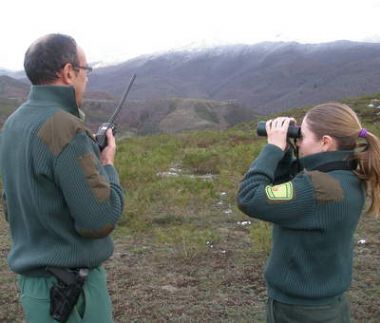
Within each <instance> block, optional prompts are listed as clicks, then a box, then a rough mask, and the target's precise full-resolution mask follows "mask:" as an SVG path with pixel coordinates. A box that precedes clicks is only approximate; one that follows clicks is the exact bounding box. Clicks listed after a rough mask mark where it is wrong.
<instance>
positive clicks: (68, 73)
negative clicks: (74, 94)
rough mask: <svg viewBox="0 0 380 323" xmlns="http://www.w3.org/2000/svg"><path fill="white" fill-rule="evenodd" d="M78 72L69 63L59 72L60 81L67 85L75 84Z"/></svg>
mask: <svg viewBox="0 0 380 323" xmlns="http://www.w3.org/2000/svg"><path fill="white" fill-rule="evenodd" d="M75 73H76V71H75V70H74V68H73V65H71V64H70V63H67V64H66V65H65V66H64V67H63V68H62V69H61V70H60V71H59V72H58V77H59V79H60V80H61V81H62V82H63V83H64V84H67V85H71V84H72V83H73V80H74V77H75Z"/></svg>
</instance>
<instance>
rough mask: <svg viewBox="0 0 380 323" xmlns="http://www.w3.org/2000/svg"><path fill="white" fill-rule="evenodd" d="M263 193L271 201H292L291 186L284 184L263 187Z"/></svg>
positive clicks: (290, 184) (289, 183)
mask: <svg viewBox="0 0 380 323" xmlns="http://www.w3.org/2000/svg"><path fill="white" fill-rule="evenodd" d="M265 193H266V194H267V197H268V199H269V200H271V201H290V200H292V199H293V195H294V194H293V184H292V182H286V183H283V184H279V185H275V186H271V185H268V186H267V187H265Z"/></svg>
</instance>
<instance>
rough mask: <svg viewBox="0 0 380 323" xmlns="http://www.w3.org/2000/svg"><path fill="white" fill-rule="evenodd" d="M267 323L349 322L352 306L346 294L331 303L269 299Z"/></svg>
mask: <svg viewBox="0 0 380 323" xmlns="http://www.w3.org/2000/svg"><path fill="white" fill-rule="evenodd" d="M266 312H267V323H306V322H307V323H349V322H350V306H349V303H348V301H347V299H346V297H345V296H344V295H342V296H341V297H339V298H338V299H337V300H336V301H334V302H333V303H331V304H325V305H312V306H309V305H292V304H284V303H280V302H277V301H275V300H273V299H272V298H269V299H268V303H267V309H266Z"/></svg>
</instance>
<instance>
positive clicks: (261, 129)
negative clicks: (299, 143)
mask: <svg viewBox="0 0 380 323" xmlns="http://www.w3.org/2000/svg"><path fill="white" fill-rule="evenodd" d="M265 124H266V121H259V122H258V123H257V129H256V133H257V135H258V136H260V137H266V136H267V130H266V129H265ZM286 136H287V137H288V138H301V127H300V126H297V125H295V124H294V123H290V125H289V128H288V133H287V135H286Z"/></svg>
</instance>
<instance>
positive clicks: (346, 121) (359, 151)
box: [305, 102, 380, 215]
mask: <svg viewBox="0 0 380 323" xmlns="http://www.w3.org/2000/svg"><path fill="white" fill-rule="evenodd" d="M305 118H307V124H308V126H309V128H310V130H311V131H312V132H313V133H314V134H315V136H316V137H317V138H318V139H321V138H322V137H323V136H324V135H329V136H331V137H332V138H334V139H335V140H336V142H337V145H338V150H354V151H355V158H356V159H357V162H358V167H357V169H356V171H355V173H356V175H357V176H358V177H359V178H361V179H362V180H364V181H365V182H366V186H367V194H368V195H369V197H370V200H371V202H370V206H369V208H368V210H367V212H369V213H376V214H377V215H378V214H379V213H380V141H379V138H377V137H376V136H375V135H374V134H372V133H371V132H369V131H368V130H367V129H363V128H362V125H361V123H360V120H359V118H358V116H357V115H356V113H355V112H354V111H353V110H352V109H351V108H350V107H349V106H348V105H346V104H342V103H337V102H330V103H325V104H321V105H317V106H315V107H314V108H312V109H311V110H310V111H308V112H307V114H306V116H305Z"/></svg>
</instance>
